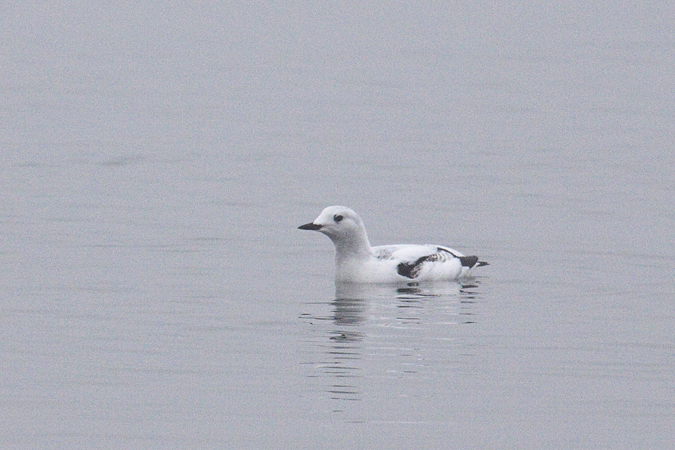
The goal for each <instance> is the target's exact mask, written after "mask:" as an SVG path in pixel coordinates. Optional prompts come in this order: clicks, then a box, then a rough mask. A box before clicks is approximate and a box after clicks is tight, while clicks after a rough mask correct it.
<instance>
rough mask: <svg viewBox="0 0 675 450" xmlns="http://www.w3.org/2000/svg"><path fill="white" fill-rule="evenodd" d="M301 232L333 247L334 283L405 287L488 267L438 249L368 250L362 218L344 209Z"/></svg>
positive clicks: (475, 259) (334, 209)
mask: <svg viewBox="0 0 675 450" xmlns="http://www.w3.org/2000/svg"><path fill="white" fill-rule="evenodd" d="M298 228H299V229H300V230H311V231H318V232H319V233H323V234H325V235H326V236H328V237H329V238H330V240H331V241H333V244H334V245H335V281H336V282H339V283H387V284H390V283H397V284H401V283H406V284H410V283H412V282H426V281H445V280H457V279H459V278H463V277H467V276H469V274H470V271H471V269H473V268H475V267H481V266H486V265H488V263H487V262H485V261H479V259H478V256H465V255H464V254H462V253H460V252H458V251H457V250H453V249H452V248H450V247H446V246H441V245H412V244H399V245H380V246H375V247H373V246H371V245H370V241H369V240H368V235H367V234H366V227H365V225H364V224H363V220H361V217H359V215H358V214H357V213H356V212H354V211H353V210H352V209H350V208H348V207H346V206H337V205H336V206H329V207H327V208H325V209H324V210H323V211H321V214H319V217H317V218H316V219H314V221H313V222H310V223H306V224H304V225H300V226H299V227H298Z"/></svg>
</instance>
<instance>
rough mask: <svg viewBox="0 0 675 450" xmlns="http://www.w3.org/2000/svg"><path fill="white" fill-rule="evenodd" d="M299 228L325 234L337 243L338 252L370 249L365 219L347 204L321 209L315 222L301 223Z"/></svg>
mask: <svg viewBox="0 0 675 450" xmlns="http://www.w3.org/2000/svg"><path fill="white" fill-rule="evenodd" d="M298 228H299V229H301V230H312V231H318V232H320V233H323V234H325V235H326V236H328V237H329V238H330V239H331V240H332V241H333V244H335V248H336V250H337V252H338V254H340V253H342V252H345V253H362V252H369V251H370V242H368V236H367V235H366V227H365V226H364V225H363V221H362V220H361V218H360V217H359V215H358V214H356V213H355V212H354V211H353V210H351V209H349V208H347V207H346V206H329V207H328V208H326V209H324V210H323V211H321V214H319V217H317V218H316V219H314V222H310V223H306V224H305V225H300V226H299V227H298Z"/></svg>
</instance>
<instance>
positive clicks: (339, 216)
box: [333, 214, 344, 222]
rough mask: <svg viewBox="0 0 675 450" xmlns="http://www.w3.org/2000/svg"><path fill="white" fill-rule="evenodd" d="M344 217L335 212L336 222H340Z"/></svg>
mask: <svg viewBox="0 0 675 450" xmlns="http://www.w3.org/2000/svg"><path fill="white" fill-rule="evenodd" d="M342 219H344V217H342V216H341V215H340V214H335V215H334V216H333V220H334V221H335V222H339V221H341V220H342Z"/></svg>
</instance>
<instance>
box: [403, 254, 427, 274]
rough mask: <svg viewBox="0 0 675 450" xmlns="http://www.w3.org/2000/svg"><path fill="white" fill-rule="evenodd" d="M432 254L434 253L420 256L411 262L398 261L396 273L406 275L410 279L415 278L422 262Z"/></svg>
mask: <svg viewBox="0 0 675 450" xmlns="http://www.w3.org/2000/svg"><path fill="white" fill-rule="evenodd" d="M432 256H434V255H429V256H422V257H421V258H419V259H418V260H417V261H415V262H413V263H400V264H399V265H398V274H399V275H401V276H402V277H408V278H410V279H412V278H417V275H419V273H420V270H421V269H422V263H423V262H425V261H429V258H431V257H432Z"/></svg>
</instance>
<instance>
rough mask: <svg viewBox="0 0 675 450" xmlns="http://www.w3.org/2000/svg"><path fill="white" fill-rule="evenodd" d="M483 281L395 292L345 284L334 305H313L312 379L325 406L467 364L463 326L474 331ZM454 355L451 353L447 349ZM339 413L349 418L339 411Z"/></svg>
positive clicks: (381, 287)
mask: <svg viewBox="0 0 675 450" xmlns="http://www.w3.org/2000/svg"><path fill="white" fill-rule="evenodd" d="M479 301H480V281H478V280H475V279H472V280H466V281H464V282H463V283H458V282H444V283H436V284H424V285H416V284H413V283H411V284H410V285H403V286H391V285H371V284H339V285H338V286H337V287H336V295H335V299H334V300H332V301H330V302H325V303H324V302H318V303H313V304H310V305H308V307H310V308H312V309H315V310H321V311H323V310H325V308H326V307H328V308H329V312H328V314H325V315H323V314H322V313H321V312H313V313H305V314H303V315H302V316H301V318H302V319H303V320H305V321H306V323H308V324H309V325H311V326H312V327H313V332H312V333H311V336H312V339H311V342H310V344H311V346H310V347H311V349H310V350H309V355H308V361H306V362H305V364H307V365H308V366H309V367H311V369H310V370H309V373H308V375H307V376H308V377H309V378H315V379H319V380H320V382H319V385H320V387H319V388H318V390H319V398H322V397H323V398H329V399H331V400H339V401H362V400H364V399H366V398H372V396H373V394H374V392H373V389H372V387H373V383H374V381H375V380H379V381H378V382H377V383H375V384H377V385H379V386H378V388H377V390H379V389H382V387H383V383H384V385H386V383H387V380H392V379H397V378H400V377H419V376H422V377H425V378H427V377H434V376H437V374H438V373H440V372H442V371H445V370H447V369H448V364H450V365H452V364H459V363H460V360H461V359H462V358H463V357H465V356H466V354H467V352H465V351H464V350H463V343H462V342H461V340H460V339H459V338H458V337H457V334H456V330H457V326H459V325H465V324H472V323H475V322H476V320H477V318H476V308H475V305H476V303H477V302H479ZM449 348H450V349H453V348H454V351H452V350H451V351H448V349H449ZM334 411H336V412H337V411H340V412H342V411H344V410H343V407H341V406H337V405H336V406H335V409H334Z"/></svg>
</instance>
